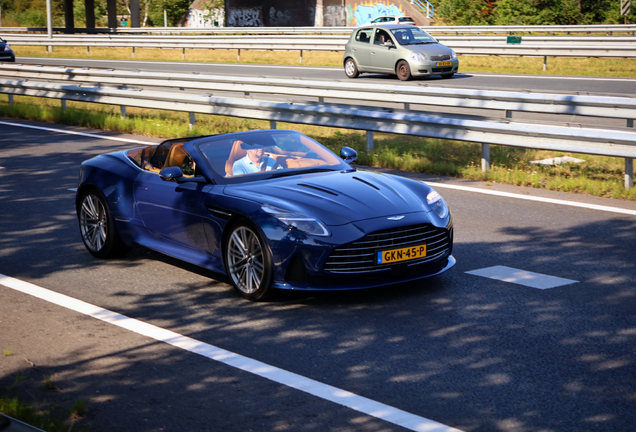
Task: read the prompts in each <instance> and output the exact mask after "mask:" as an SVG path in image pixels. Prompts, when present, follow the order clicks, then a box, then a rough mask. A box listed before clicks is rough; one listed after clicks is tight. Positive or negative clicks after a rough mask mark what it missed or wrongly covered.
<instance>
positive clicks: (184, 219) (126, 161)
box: [76, 130, 455, 300]
mask: <svg viewBox="0 0 636 432" xmlns="http://www.w3.org/2000/svg"><path fill="white" fill-rule="evenodd" d="M356 158H357V154H356V152H355V151H354V150H352V149H350V148H348V147H344V148H343V149H342V150H341V152H340V157H338V156H336V155H335V154H334V153H332V152H331V151H330V150H328V149H326V148H325V147H323V146H322V145H320V144H319V143H317V142H316V141H314V140H313V139H311V138H309V137H307V136H305V135H303V134H301V133H298V132H296V131H291V130H264V131H251V132H242V133H232V134H225V135H214V136H205V137H191V138H183V139H171V140H168V141H164V142H163V143H161V144H160V145H158V146H147V147H138V148H134V149H132V150H128V151H120V152H115V153H109V154H105V155H100V156H97V157H95V158H93V159H90V160H87V161H85V162H83V163H82V165H81V170H80V180H79V186H78V189H77V198H76V205H77V216H78V219H79V227H80V231H81V235H82V240H83V241H84V245H85V246H86V248H87V249H88V251H89V252H90V253H91V254H93V255H95V256H96V257H101V258H108V257H113V256H118V255H122V254H124V253H126V252H127V251H128V249H129V248H130V247H131V246H132V245H134V244H138V245H142V246H145V247H147V248H150V249H153V250H156V251H159V252H162V253H165V254H167V255H170V256H173V257H176V258H178V259H181V260H183V261H187V262H189V263H193V264H196V265H198V266H201V267H204V268H207V269H210V270H213V271H215V272H218V273H222V274H226V275H227V276H229V279H230V281H231V283H232V284H233V286H234V288H235V289H236V290H237V291H238V292H239V293H240V294H241V295H242V296H243V297H245V298H247V299H249V300H262V299H264V298H266V297H267V296H268V295H269V294H271V293H272V291H273V289H274V288H278V289H298V290H339V289H358V288H370V287H378V286H382V285H389V284H395V283H399V282H406V281H412V280H417V279H421V278H425V277H429V276H434V275H437V274H439V273H442V272H444V271H446V270H448V269H449V268H450V267H452V266H453V265H454V264H455V259H454V258H453V256H452V254H451V253H452V247H453V226H452V225H453V223H452V217H451V214H450V212H449V210H448V207H447V206H446V204H445V203H444V200H443V199H442V198H441V197H440V196H439V194H438V193H437V192H435V191H434V190H433V189H432V188H430V187H429V186H428V185H426V184H424V183H422V182H419V181H415V180H411V179H407V178H403V177H399V176H394V175H387V174H379V173H373V172H367V171H361V170H357V169H355V168H352V167H351V166H350V165H349V164H348V163H350V162H353V161H355V159H356Z"/></svg>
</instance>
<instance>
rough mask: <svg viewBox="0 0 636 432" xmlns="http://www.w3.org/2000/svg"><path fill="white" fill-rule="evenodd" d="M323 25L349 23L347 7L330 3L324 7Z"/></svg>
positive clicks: (334, 25) (343, 24) (337, 25)
mask: <svg viewBox="0 0 636 432" xmlns="http://www.w3.org/2000/svg"><path fill="white" fill-rule="evenodd" d="M322 15H323V25H324V26H325V27H340V26H346V25H347V8H346V7H344V6H341V5H329V6H325V7H324V8H323V12H322Z"/></svg>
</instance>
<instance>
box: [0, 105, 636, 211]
mask: <svg viewBox="0 0 636 432" xmlns="http://www.w3.org/2000/svg"><path fill="white" fill-rule="evenodd" d="M14 101H15V103H14V105H13V106H11V105H9V102H8V97H7V96H4V97H2V98H0V116H4V117H12V118H21V119H29V120H36V121H43V122H51V123H58V124H66V125H74V126H85V127H91V128H96V129H103V130H109V131H114V132H121V133H131V134H135V135H143V136H152V137H159V138H174V137H179V136H194V135H208V134H217V133H229V132H239V131H245V130H252V129H268V128H269V122H267V121H261V120H251V119H240V118H233V117H223V116H214V115H202V114H200V115H198V116H197V121H196V125H195V126H194V129H193V130H192V131H190V130H189V126H188V123H189V120H188V114H187V113H180V112H174V111H161V110H149V109H141V108H130V107H129V108H128V109H127V114H128V116H127V117H126V118H124V119H122V118H121V117H120V113H119V107H118V106H111V105H96V104H89V103H83V102H72V101H69V102H67V109H66V111H64V110H62V108H61V106H60V102H59V101H57V100H49V99H44V98H34V97H26V96H20V97H17V96H16V97H15V98H14ZM278 127H279V128H281V129H283V128H287V129H295V130H298V131H300V132H302V133H304V134H306V135H309V136H311V137H313V138H315V139H316V140H318V141H319V142H322V143H323V144H324V145H326V146H327V147H329V148H330V149H331V150H333V151H336V152H338V151H339V150H340V148H341V147H343V146H349V147H352V148H354V149H356V150H357V151H358V154H359V162H360V164H362V165H369V166H374V167H382V168H392V169H400V170H405V171H413V172H419V173H428V174H436V175H442V176H450V177H457V178H463V179H472V180H481V181H489V182H494V183H506V184H512V185H517V186H527V187H533V188H542V189H549V190H555V191H563V192H573V193H580V194H588V195H593V196H598V197H607V198H615V199H623V200H632V201H636V188H632V189H630V190H626V189H625V188H624V167H625V162H624V159H622V158H613V157H602V156H591V155H580V154H577V155H574V156H575V157H576V158H578V159H582V160H584V162H582V163H578V164H572V163H569V164H563V165H559V166H543V165H535V164H532V163H531V162H532V161H535V160H539V159H546V158H552V157H558V156H568V155H569V154H566V153H560V152H549V151H542V150H532V149H523V148H515V147H506V146H491V169H490V170H489V171H488V172H486V173H483V172H481V146H480V145H479V144H475V143H467V142H461V141H451V140H442V139H430V138H420V137H413V136H407V135H392V134H384V133H376V134H374V137H375V138H374V144H375V145H374V150H373V151H372V152H370V153H367V151H366V134H365V132H363V131H357V130H349V129H337V128H326V127H320V126H307V125H297V124H285V123H279V124H278Z"/></svg>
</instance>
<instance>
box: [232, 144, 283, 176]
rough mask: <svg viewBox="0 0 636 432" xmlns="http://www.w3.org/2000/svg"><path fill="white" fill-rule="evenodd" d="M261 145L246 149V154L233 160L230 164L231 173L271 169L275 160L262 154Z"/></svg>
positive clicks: (248, 172)
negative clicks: (231, 164)
mask: <svg viewBox="0 0 636 432" xmlns="http://www.w3.org/2000/svg"><path fill="white" fill-rule="evenodd" d="M264 153H265V150H264V149H263V147H254V148H252V149H249V150H247V154H246V155H245V156H244V157H242V158H241V159H239V160H237V161H236V162H234V165H233V166H232V175H241V174H250V173H255V172H259V171H269V170H271V169H272V167H273V166H274V164H275V163H276V160H274V158H271V157H269V155H267V154H264Z"/></svg>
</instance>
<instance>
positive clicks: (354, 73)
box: [344, 58, 360, 78]
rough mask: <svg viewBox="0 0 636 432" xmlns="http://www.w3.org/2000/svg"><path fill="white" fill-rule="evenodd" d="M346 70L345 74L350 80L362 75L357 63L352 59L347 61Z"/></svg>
mask: <svg viewBox="0 0 636 432" xmlns="http://www.w3.org/2000/svg"><path fill="white" fill-rule="evenodd" d="M344 70H345V74H346V75H347V76H348V77H349V78H357V77H358V75H360V72H359V71H358V65H356V62H355V61H354V60H353V59H352V58H348V59H347V60H346V61H345V65H344Z"/></svg>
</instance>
